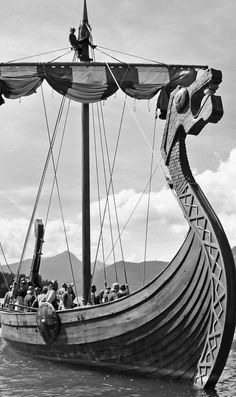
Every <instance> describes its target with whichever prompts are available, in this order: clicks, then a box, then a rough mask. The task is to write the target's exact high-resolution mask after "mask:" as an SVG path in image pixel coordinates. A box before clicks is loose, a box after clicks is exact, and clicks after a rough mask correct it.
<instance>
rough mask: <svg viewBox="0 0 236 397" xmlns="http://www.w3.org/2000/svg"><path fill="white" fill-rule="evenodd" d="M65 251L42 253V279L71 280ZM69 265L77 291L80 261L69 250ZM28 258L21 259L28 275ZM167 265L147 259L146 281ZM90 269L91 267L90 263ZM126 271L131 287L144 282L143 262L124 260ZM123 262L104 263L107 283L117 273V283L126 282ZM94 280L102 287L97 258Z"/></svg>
mask: <svg viewBox="0 0 236 397" xmlns="http://www.w3.org/2000/svg"><path fill="white" fill-rule="evenodd" d="M68 258H69V256H68V252H67V251H65V252H62V253H61V254H58V255H56V256H53V257H50V258H49V257H45V258H44V257H42V261H41V266H40V275H41V276H42V278H43V279H44V280H57V281H58V284H59V286H60V284H61V283H62V282H67V283H69V282H72V281H73V277H72V272H71V266H70V262H69V259H68ZM70 258H71V263H72V269H73V274H74V278H75V280H76V285H77V286H78V291H81V290H82V262H81V261H80V260H79V259H78V258H77V257H76V256H75V255H74V254H72V253H71V254H70ZM30 265H31V260H29V259H26V260H25V261H23V263H22V267H21V271H20V273H23V274H25V275H26V276H29V271H30ZM165 266H166V262H162V261H150V262H147V263H146V270H145V274H146V277H145V282H148V281H150V280H151V279H153V278H154V277H155V276H156V275H157V274H158V273H159V272H160V271H161V270H162V269H163V268H164V267H165ZM10 268H11V270H12V272H13V273H16V272H17V268H18V263H13V264H11V265H10ZM3 270H4V272H6V273H8V272H9V271H8V268H7V267H6V266H3ZM92 271H93V267H92ZM125 271H126V274H127V280H128V284H129V286H130V290H131V291H134V290H136V289H137V288H139V287H141V286H142V285H143V278H144V267H143V262H141V263H134V262H126V263H125ZM125 271H124V265H123V262H117V263H115V264H112V265H107V266H106V269H105V272H106V279H107V282H108V284H109V285H111V284H112V283H114V282H116V273H117V276H118V281H119V283H121V284H123V283H125V280H126V279H125V274H124V272H125ZM93 283H94V284H95V285H96V286H97V290H100V289H103V288H104V269H103V265H102V264H101V263H100V262H98V263H97V265H96V271H95V276H94V280H93Z"/></svg>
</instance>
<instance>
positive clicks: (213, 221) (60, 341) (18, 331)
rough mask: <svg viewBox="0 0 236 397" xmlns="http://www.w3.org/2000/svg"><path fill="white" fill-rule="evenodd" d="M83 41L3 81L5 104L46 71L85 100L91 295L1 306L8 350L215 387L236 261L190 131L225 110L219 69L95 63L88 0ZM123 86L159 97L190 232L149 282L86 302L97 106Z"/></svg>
mask: <svg viewBox="0 0 236 397" xmlns="http://www.w3.org/2000/svg"><path fill="white" fill-rule="evenodd" d="M84 38H85V39H86V40H84ZM78 39H80V40H81V41H80V43H83V45H82V47H81V48H82V49H81V51H82V53H83V54H82V55H83V56H82V58H81V59H80V62H79V61H78V59H77V58H76V59H74V60H73V62H69V63H62V62H48V63H36V62H34V63H24V62H12V63H1V64H0V87H1V103H2V104H3V103H4V102H5V100H4V98H6V99H16V98H20V97H26V96H29V95H31V94H33V93H35V92H36V90H37V89H38V88H39V87H40V86H41V84H42V83H43V81H46V82H47V83H48V84H49V85H50V86H51V87H52V88H53V90H55V91H56V92H57V93H59V94H61V95H62V96H63V97H64V98H69V100H71V101H75V102H79V105H78V106H81V108H82V127H81V131H82V136H83V139H82V142H83V145H82V160H83V170H82V172H83V189H82V214H83V215H82V233H83V251H82V265H83V303H82V304H80V305H77V306H76V307H74V308H72V309H67V310H56V309H55V308H54V307H53V306H52V305H51V304H50V303H43V304H42V305H41V306H40V307H39V308H38V309H37V310H35V311H32V312H27V311H16V310H14V307H13V309H12V308H6V309H2V311H1V321H2V336H3V338H4V339H5V341H6V342H7V343H8V344H9V345H10V346H11V347H12V348H14V349H16V350H17V351H20V352H22V353H25V354H30V355H33V356H34V357H38V358H39V359H49V360H55V361H57V362H64V363H71V364H75V365H78V366H90V367H95V368H100V369H106V370H107V369H112V370H115V371H122V372H124V373H128V374H133V375H138V376H146V377H150V378H158V379H165V380H169V379H172V380H176V381H184V382H189V383H191V384H192V385H196V386H198V387H200V388H208V387H214V386H215V384H216V383H217V381H218V379H219V377H220V375H221V373H222V371H223V369H224V366H225V363H226V360H227V357H228V354H229V351H230V348H231V343H232V340H233V335H234V330H235V315H236V307H235V304H236V296H235V285H236V274H235V264H234V260H233V256H232V252H231V248H230V245H229V242H228V240H227V237H226V234H225V232H224V230H223V227H222V225H221V223H220V221H219V219H218V217H217V215H216V214H215V212H214V210H213V209H212V207H211V205H210V204H209V202H208V200H207V198H206V197H205V195H204V193H203V192H202V190H201V188H200V186H199V185H198V183H197V182H196V181H195V179H194V176H193V174H192V172H191V169H190V165H189V162H188V158H187V152H186V146H185V139H186V136H187V135H189V134H190V135H198V134H199V133H200V132H201V130H202V129H203V128H204V127H205V125H206V124H208V123H217V122H218V121H219V120H220V119H221V118H222V116H223V107H222V102H221V98H220V96H216V95H215V91H216V89H217V88H218V86H219V85H220V83H221V80H222V74H221V72H220V71H218V70H215V69H213V68H209V67H208V66H204V65H203V66H202V65H166V64H163V63H154V62H152V63H135V64H134V63H130V64H128V63H122V62H120V63H119V62H112V63H102V62H95V61H93V60H92V58H90V56H91V54H90V52H91V49H90V47H91V28H90V25H89V23H88V13H87V5H86V1H85V0H84V9H83V21H82V24H81V26H80V30H79V37H78ZM77 50H78V49H75V53H76V51H77ZM80 55H81V54H80ZM199 71H201V73H199ZM118 89H119V90H121V91H123V92H124V93H125V95H127V96H130V97H132V98H135V99H137V100H149V99H151V98H153V97H155V96H158V95H159V97H158V102H157V108H158V109H159V110H160V116H161V118H162V119H166V121H163V123H165V127H164V134H163V140H162V145H161V155H162V157H163V160H164V162H165V166H166V169H167V170H168V172H169V176H168V187H169V188H170V189H171V190H172V192H173V194H174V195H175V197H176V199H177V201H178V204H179V206H180V208H181V210H182V212H183V215H184V217H185V219H186V221H187V224H188V233H187V235H186V238H185V240H184V242H183V244H182V246H181V248H180V249H179V250H178V252H177V254H176V255H175V256H174V258H173V259H172V260H171V261H170V262H169V263H168V264H167V265H166V267H165V268H163V269H162V271H161V272H158V273H157V274H156V276H155V277H154V279H153V280H151V281H149V282H148V283H146V284H145V285H144V286H143V287H141V288H139V289H137V290H135V291H133V292H132V291H130V294H129V295H127V296H125V297H123V298H120V299H117V300H114V301H110V302H106V303H101V304H99V305H89V304H88V302H89V297H90V290H91V255H90V253H91V248H90V246H91V241H90V233H91V231H90V160H89V126H90V122H89V116H90V109H91V104H93V103H99V102H101V101H104V100H106V99H108V98H109V97H110V96H112V95H113V94H114V93H115V92H116V91H117V90H118ZM3 106H7V104H5V105H3ZM53 144H54V136H53V137H52V138H51V140H50V148H49V151H48V157H47V160H46V163H48V162H49V160H50V159H51V158H52V157H53ZM54 167H55V168H56V167H57V165H56V164H54ZM42 179H44V174H43V177H42ZM54 184H56V181H55V180H54ZM110 185H111V183H110ZM109 189H111V186H109ZM109 189H108V190H109ZM41 190H42V189H41V187H40V188H39V193H38V195H37V199H36V201H38V199H39V196H40V192H41ZM32 221H33V222H35V236H36V241H35V250H34V254H33V260H32V266H31V270H30V279H31V281H32V282H33V283H34V284H35V285H36V286H37V285H39V282H40V277H39V274H40V261H41V255H42V247H43V242H44V237H45V236H44V224H43V222H42V221H41V220H39V219H37V220H35V211H33V214H32V218H31V220H30V225H32ZM30 231H31V229H30V228H29V230H28V232H27V234H28V235H29V234H30ZM45 243H46V242H45ZM23 251H24V249H23ZM22 258H23V256H22ZM22 258H21V260H20V263H21V262H22ZM19 274H20V271H19V272H18V273H17V275H16V281H18V278H19ZM17 277H18V278H17Z"/></svg>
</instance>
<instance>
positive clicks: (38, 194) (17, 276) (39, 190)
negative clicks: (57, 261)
mask: <svg viewBox="0 0 236 397" xmlns="http://www.w3.org/2000/svg"><path fill="white" fill-rule="evenodd" d="M60 117H61V115H60ZM56 135H57V129H56V128H55V129H54V131H53V135H52V138H51V141H50V148H49V150H48V153H47V157H46V161H45V164H44V169H43V173H42V176H41V179H40V183H39V187H38V191H37V195H36V200H35V204H34V208H33V211H32V214H31V218H30V221H29V225H28V229H27V233H26V237H25V241H24V245H23V249H22V253H21V257H20V262H19V266H18V269H17V274H16V279H17V280H18V279H19V274H20V269H21V266H22V262H23V259H24V256H25V251H26V248H27V244H28V241H29V235H30V233H31V229H32V225H33V222H34V219H35V213H36V209H37V207H38V202H39V199H40V196H41V193H42V188H43V184H44V180H45V176H46V173H47V169H48V165H49V161H50V157H51V148H53V146H54V143H55V139H56Z"/></svg>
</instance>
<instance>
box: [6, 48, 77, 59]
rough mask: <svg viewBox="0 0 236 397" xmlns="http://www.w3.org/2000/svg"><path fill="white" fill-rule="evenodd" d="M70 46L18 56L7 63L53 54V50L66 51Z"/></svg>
mask: <svg viewBox="0 0 236 397" xmlns="http://www.w3.org/2000/svg"><path fill="white" fill-rule="evenodd" d="M69 48H70V47H65V48H59V49H58V50H52V51H47V52H42V53H40V54H34V55H30V56H27V57H24V58H17V59H13V60H11V61H8V62H6V63H12V62H18V61H23V60H24V59H30V58H34V57H39V56H41V55H47V54H52V53H53V52H58V51H64V50H68V49H69ZM70 52H71V50H70Z"/></svg>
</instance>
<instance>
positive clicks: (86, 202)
mask: <svg viewBox="0 0 236 397" xmlns="http://www.w3.org/2000/svg"><path fill="white" fill-rule="evenodd" d="M87 25H88V13H87V4H86V0H84V10H83V21H82V25H81V27H80V32H79V39H82V38H84V37H87V36H88V28H87ZM82 54H83V58H82V60H83V61H84V60H85V61H86V62H90V58H89V45H88V43H86V44H84V45H83V49H82ZM81 116H82V271H83V284H82V285H83V303H84V304H86V303H87V302H88V299H89V293H90V284H91V260H90V160H89V157H90V156H89V104H88V103H83V104H82V115H81Z"/></svg>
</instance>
